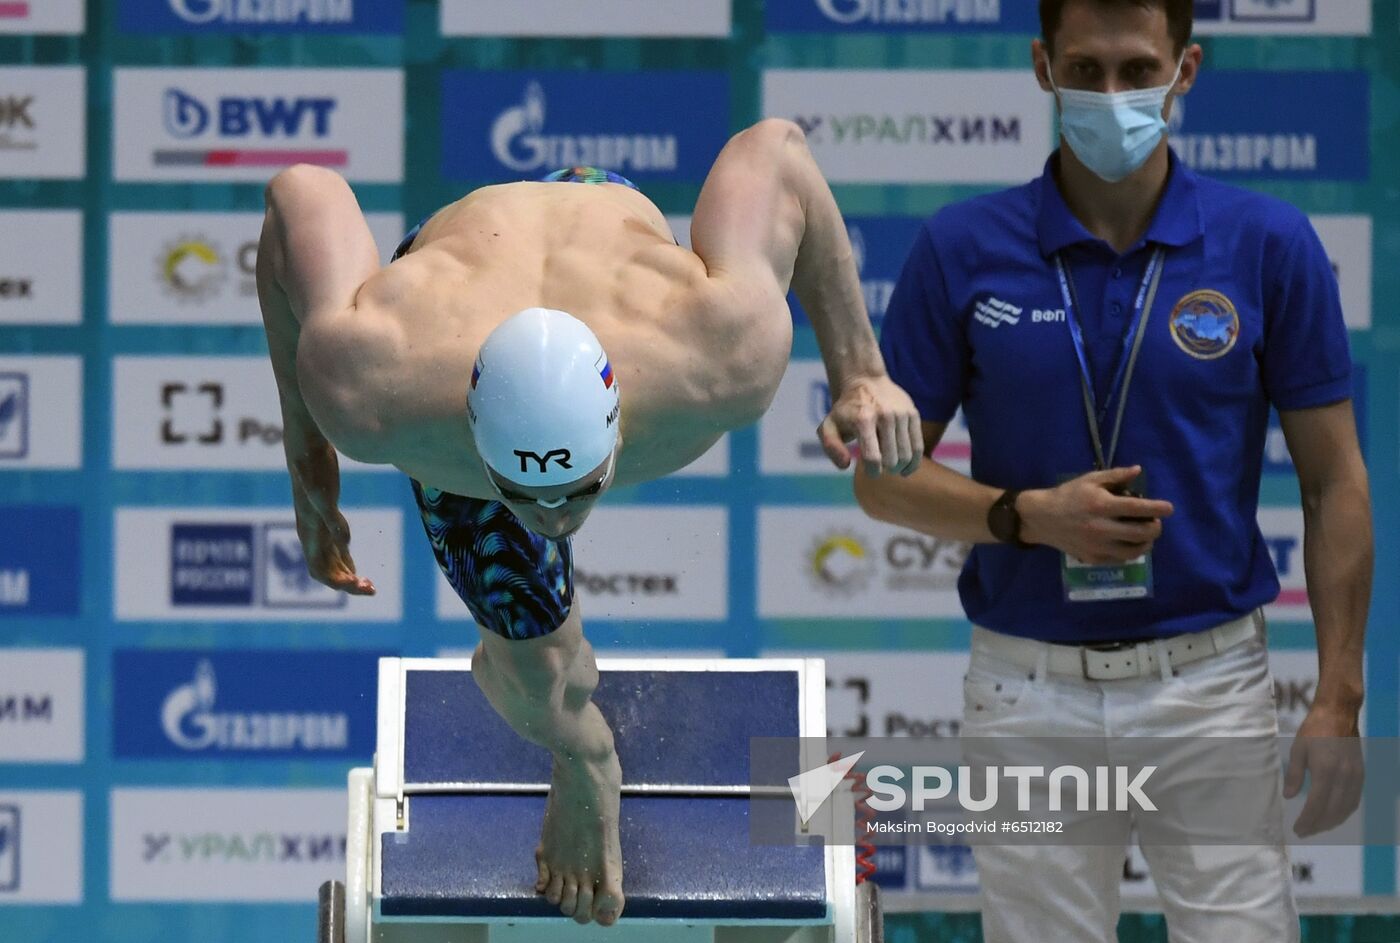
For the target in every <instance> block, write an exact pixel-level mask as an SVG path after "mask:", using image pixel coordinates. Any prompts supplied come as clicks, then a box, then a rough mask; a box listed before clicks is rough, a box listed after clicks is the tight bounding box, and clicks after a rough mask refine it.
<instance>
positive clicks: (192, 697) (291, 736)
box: [160, 566, 350, 752]
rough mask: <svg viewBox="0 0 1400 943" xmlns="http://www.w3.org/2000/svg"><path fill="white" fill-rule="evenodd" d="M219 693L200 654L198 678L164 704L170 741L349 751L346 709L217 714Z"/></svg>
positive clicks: (188, 745)
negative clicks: (319, 711)
mask: <svg viewBox="0 0 1400 943" xmlns="http://www.w3.org/2000/svg"><path fill="white" fill-rule="evenodd" d="M302 569H303V570H305V567H304V566H303V567H302ZM217 692H218V681H217V679H216V678H215V676H214V665H213V664H212V663H211V662H210V661H209V659H207V658H204V659H200V661H199V663H198V664H197V665H196V666H195V669H194V678H193V680H192V681H190V682H189V683H188V684H182V685H180V686H179V687H177V688H175V689H174V690H172V691H171V692H170V694H169V696H167V697H166V699H165V703H164V704H162V705H161V711H160V726H161V729H162V730H163V731H165V735H166V737H168V738H169V739H170V742H171V743H173V744H175V745H176V746H177V747H179V748H180V749H182V750H188V751H190V752H195V751H199V750H208V749H211V748H213V749H215V750H220V751H239V752H257V751H266V750H308V751H316V750H322V751H324V750H344V749H346V746H347V744H348V742H349V724H350V721H349V718H348V717H346V715H345V714H313V713H293V712H286V713H244V712H237V713H234V712H224V713H215V711H214V697H215V695H216V693H217Z"/></svg>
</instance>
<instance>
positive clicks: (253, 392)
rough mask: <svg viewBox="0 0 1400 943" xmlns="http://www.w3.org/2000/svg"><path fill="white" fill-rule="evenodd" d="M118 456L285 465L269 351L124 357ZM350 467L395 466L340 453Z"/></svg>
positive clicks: (186, 463) (130, 462) (144, 463)
mask: <svg viewBox="0 0 1400 943" xmlns="http://www.w3.org/2000/svg"><path fill="white" fill-rule="evenodd" d="M112 387H113V390H112V461H113V463H114V465H115V466H116V467H117V468H120V469H220V470H229V471H258V470H278V469H281V470H285V469H286V467H287V459H286V455H285V454H284V452H283V450H282V406H281V403H280V402H279V401H278V398H277V380H276V378H275V377H274V376H273V373H272V362H271V361H270V360H269V359H267V358H266V357H117V358H115V359H114V361H113V364H112ZM340 470H341V471H342V472H357V471H358V472H363V471H374V472H392V471H394V470H395V469H394V468H393V466H391V465H366V464H363V463H361V462H356V461H353V460H351V459H349V458H346V457H345V456H341V457H340Z"/></svg>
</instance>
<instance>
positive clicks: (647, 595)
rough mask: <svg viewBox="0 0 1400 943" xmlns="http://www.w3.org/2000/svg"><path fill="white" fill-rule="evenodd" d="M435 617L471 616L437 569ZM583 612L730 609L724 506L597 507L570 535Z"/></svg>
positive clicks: (644, 616)
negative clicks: (581, 527)
mask: <svg viewBox="0 0 1400 943" xmlns="http://www.w3.org/2000/svg"><path fill="white" fill-rule="evenodd" d="M437 585H438V591H437V614H438V618H439V619H451V620H455V619H463V620H467V619H470V618H471V614H470V613H469V612H468V610H467V607H466V604H465V603H463V602H462V600H461V598H460V597H458V595H457V593H456V591H455V590H453V589H452V586H451V584H449V583H448V582H447V579H446V577H444V576H442V574H441V572H439V574H438V584H437ZM574 592H575V593H576V594H577V596H578V599H579V601H580V603H581V605H582V607H583V618H584V621H585V623H586V622H587V621H588V620H597V619H605V620H610V621H618V622H632V621H638V620H650V619H674V620H682V621H690V620H701V619H706V620H723V619H727V618H728V617H729V512H728V511H727V510H726V509H724V508H718V507H645V508H643V507H611V508H610V507H600V508H598V509H597V510H596V511H594V512H593V513H592V514H591V515H589V517H588V521H587V522H586V523H585V524H584V525H583V529H582V530H580V531H579V532H578V534H577V535H575V536H574Z"/></svg>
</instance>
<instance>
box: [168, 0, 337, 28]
mask: <svg viewBox="0 0 1400 943" xmlns="http://www.w3.org/2000/svg"><path fill="white" fill-rule="evenodd" d="M169 3H170V9H171V11H172V12H173V13H174V14H175V15H176V16H178V17H179V18H180V19H182V20H184V21H185V22H186V23H193V24H194V25H196V26H203V25H205V24H206V23H214V22H224V23H250V24H260V23H351V22H353V21H354V19H355V4H354V0H278V2H276V3H272V2H268V0H262V2H252V3H250V2H249V0H169Z"/></svg>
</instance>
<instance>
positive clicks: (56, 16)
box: [0, 0, 84, 33]
mask: <svg viewBox="0 0 1400 943" xmlns="http://www.w3.org/2000/svg"><path fill="white" fill-rule="evenodd" d="M83 26H84V18H83V0H4V2H0V33H81V32H82V31H83Z"/></svg>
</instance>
